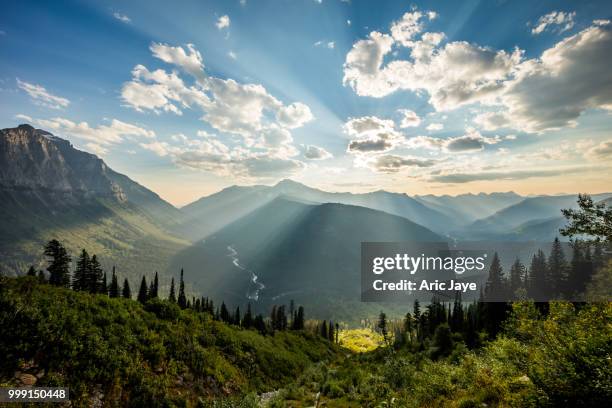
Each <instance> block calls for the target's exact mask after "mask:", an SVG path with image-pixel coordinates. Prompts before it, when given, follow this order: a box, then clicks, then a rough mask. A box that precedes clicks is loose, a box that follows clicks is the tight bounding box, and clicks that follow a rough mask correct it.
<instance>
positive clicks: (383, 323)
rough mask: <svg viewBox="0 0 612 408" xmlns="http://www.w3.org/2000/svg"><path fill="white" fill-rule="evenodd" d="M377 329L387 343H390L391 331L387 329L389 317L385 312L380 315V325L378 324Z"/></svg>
mask: <svg viewBox="0 0 612 408" xmlns="http://www.w3.org/2000/svg"><path fill="white" fill-rule="evenodd" d="M376 328H377V329H378V330H379V332H380V334H382V336H383V339H384V340H385V343H387V344H389V343H388V336H389V329H388V327H387V315H386V314H385V312H383V311H381V312H380V314H379V315H378V323H377V324H376Z"/></svg>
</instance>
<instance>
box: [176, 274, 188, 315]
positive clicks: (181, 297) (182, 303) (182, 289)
mask: <svg viewBox="0 0 612 408" xmlns="http://www.w3.org/2000/svg"><path fill="white" fill-rule="evenodd" d="M177 303H178V305H179V307H180V308H181V309H185V308H186V307H187V297H186V296H185V281H184V280H183V269H182V268H181V282H180V284H179V294H178V299H177Z"/></svg>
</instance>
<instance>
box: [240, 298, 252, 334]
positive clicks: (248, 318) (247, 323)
mask: <svg viewBox="0 0 612 408" xmlns="http://www.w3.org/2000/svg"><path fill="white" fill-rule="evenodd" d="M242 327H244V328H245V329H250V328H251V327H253V314H252V312H251V303H250V302H249V303H248V304H247V310H246V313H245V314H244V317H243V318H242Z"/></svg>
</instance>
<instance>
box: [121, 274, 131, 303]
mask: <svg viewBox="0 0 612 408" xmlns="http://www.w3.org/2000/svg"><path fill="white" fill-rule="evenodd" d="M121 296H123V297H124V298H126V299H131V298H132V290H131V289H130V282H129V281H128V279H127V278H125V279H124V280H123V289H122V290H121Z"/></svg>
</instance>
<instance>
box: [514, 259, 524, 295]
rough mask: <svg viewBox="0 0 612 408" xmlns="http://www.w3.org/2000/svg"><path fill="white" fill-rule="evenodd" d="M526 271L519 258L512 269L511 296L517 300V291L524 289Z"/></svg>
mask: <svg viewBox="0 0 612 408" xmlns="http://www.w3.org/2000/svg"><path fill="white" fill-rule="evenodd" d="M525 275H526V270H525V265H523V264H522V262H521V260H520V259H519V258H516V260H515V261H514V263H513V264H512V267H511V268H510V296H511V297H512V298H513V299H516V295H517V291H518V290H519V289H521V288H524V280H525Z"/></svg>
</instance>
